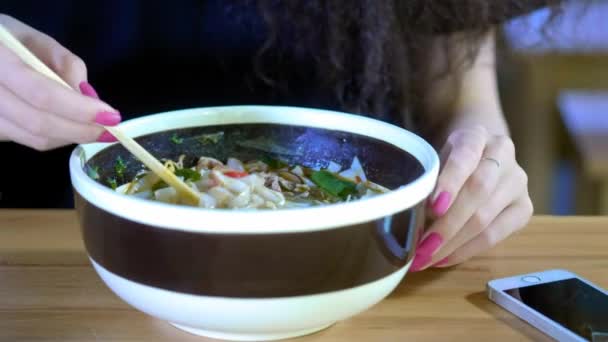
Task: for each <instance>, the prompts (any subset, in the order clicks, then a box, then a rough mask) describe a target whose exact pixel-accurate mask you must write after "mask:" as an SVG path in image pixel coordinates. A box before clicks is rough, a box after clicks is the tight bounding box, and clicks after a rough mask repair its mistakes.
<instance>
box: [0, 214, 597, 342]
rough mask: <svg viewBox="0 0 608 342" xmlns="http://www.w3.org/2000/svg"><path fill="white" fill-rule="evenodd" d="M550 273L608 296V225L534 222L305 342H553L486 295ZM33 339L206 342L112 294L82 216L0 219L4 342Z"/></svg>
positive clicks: (415, 276) (409, 281)
mask: <svg viewBox="0 0 608 342" xmlns="http://www.w3.org/2000/svg"><path fill="white" fill-rule="evenodd" d="M548 268H566V269H569V270H571V271H574V272H576V273H579V274H580V275H582V276H583V277H586V278H588V279H590V280H591V281H593V282H595V283H597V284H598V285H600V286H602V287H605V288H608V218H603V217H597V218H583V217H581V218H552V217H537V218H534V219H533V221H532V223H531V224H530V225H529V227H528V228H527V229H525V230H524V231H522V232H520V233H518V234H517V235H515V236H513V237H512V238H511V239H509V240H508V241H506V242H505V243H503V244H501V245H500V246H498V247H497V248H495V249H493V250H492V251H490V252H488V253H486V254H484V255H481V256H478V257H476V258H474V259H472V260H470V261H469V262H467V263H465V264H463V265H460V266H458V267H454V268H452V269H448V270H429V271H425V272H421V273H412V274H408V275H407V276H406V278H405V280H404V282H403V283H402V284H401V285H400V286H399V287H398V288H397V289H396V290H395V292H394V293H393V294H391V295H390V296H389V297H388V298H387V299H386V300H384V301H383V302H381V303H380V304H378V305H377V306H375V307H373V308H372V309H370V310H368V311H367V312H364V313H362V314H360V315H358V316H356V317H353V318H351V319H348V320H346V321H344V322H340V323H338V324H336V325H335V326H333V327H331V328H330V329H327V330H325V331H323V332H320V333H318V334H315V335H311V336H307V337H304V338H300V339H297V340H299V341H344V342H346V341H414V340H415V341H421V340H442V341H445V340H475V341H499V340H504V341H515V340H518V341H519V340H534V341H539V340H540V341H542V340H548V337H546V336H545V335H543V334H542V333H540V332H539V331H537V330H536V329H534V328H532V327H531V326H529V325H527V324H526V323H524V322H523V321H521V320H519V319H518V318H516V317H514V316H512V315H511V314H509V313H508V312H506V311H504V310H503V309H501V308H500V307H498V306H496V305H495V304H493V303H492V302H490V301H489V300H488V299H486V298H487V297H486V294H485V293H484V288H485V283H486V282H487V281H488V280H490V279H492V278H497V277H504V276H509V275H514V274H518V273H524V272H532V271H539V270H543V269H548ZM34 340H36V341H92V340H100V341H206V339H204V338H200V337H194V336H191V335H188V334H186V333H184V332H182V331H179V330H177V329H175V328H173V327H171V326H170V325H168V324H166V323H164V322H161V321H159V320H156V319H154V318H151V317H148V316H147V315H145V314H143V313H140V312H138V311H136V310H134V309H132V308H131V307H129V306H128V305H126V304H125V303H123V302H122V301H121V300H119V299H118V298H117V297H116V296H115V295H114V294H113V293H112V292H110V290H108V289H107V288H106V287H105V285H104V284H103V283H102V282H101V280H100V279H99V278H98V277H97V275H96V273H95V272H94V271H93V269H92V268H91V266H90V265H89V262H88V259H87V258H86V255H85V252H84V249H83V245H82V243H81V240H80V233H79V229H78V225H77V222H76V218H75V213H74V212H73V211H44V210H42V211H41V210H37V211H34V210H21V211H19V210H0V341H34Z"/></svg>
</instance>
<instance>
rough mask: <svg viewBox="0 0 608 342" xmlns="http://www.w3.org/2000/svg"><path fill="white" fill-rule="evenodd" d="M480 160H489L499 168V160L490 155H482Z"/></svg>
mask: <svg viewBox="0 0 608 342" xmlns="http://www.w3.org/2000/svg"><path fill="white" fill-rule="evenodd" d="M481 160H487V161H490V162H492V163H494V164H496V167H497V168H499V169H500V162H499V161H498V159H494V158H492V157H483V158H482V159H481Z"/></svg>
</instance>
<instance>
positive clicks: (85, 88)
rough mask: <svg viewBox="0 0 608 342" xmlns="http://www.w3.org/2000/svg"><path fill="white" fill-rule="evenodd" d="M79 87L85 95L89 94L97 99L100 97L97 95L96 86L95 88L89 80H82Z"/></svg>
mask: <svg viewBox="0 0 608 342" xmlns="http://www.w3.org/2000/svg"><path fill="white" fill-rule="evenodd" d="M78 87H79V88H80V92H81V93H82V94H83V95H85V96H89V97H94V98H96V99H98V98H99V95H97V92H96V91H95V88H93V86H92V85H91V84H90V83H89V82H87V81H82V82H80V84H79V85H78Z"/></svg>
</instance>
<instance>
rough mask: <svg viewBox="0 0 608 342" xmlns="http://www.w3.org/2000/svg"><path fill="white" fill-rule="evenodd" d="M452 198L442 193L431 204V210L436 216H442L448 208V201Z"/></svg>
mask: <svg viewBox="0 0 608 342" xmlns="http://www.w3.org/2000/svg"><path fill="white" fill-rule="evenodd" d="M451 199H452V196H451V195H450V193H449V192H447V191H442V192H441V193H440V194H439V196H437V198H436V199H435V202H433V205H432V207H431V209H432V210H433V214H435V215H436V216H443V215H445V213H447V212H448V209H449V208H450V200H451Z"/></svg>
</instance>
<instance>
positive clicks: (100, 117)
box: [95, 112, 122, 126]
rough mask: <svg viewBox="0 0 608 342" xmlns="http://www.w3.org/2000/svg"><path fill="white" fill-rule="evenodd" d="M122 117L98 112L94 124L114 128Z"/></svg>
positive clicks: (116, 114)
mask: <svg viewBox="0 0 608 342" xmlns="http://www.w3.org/2000/svg"><path fill="white" fill-rule="evenodd" d="M121 120H122V117H121V116H120V113H117V112H99V113H97V115H96V116H95V122H97V123H98V124H100V125H103V126H115V125H118V124H119V123H120V121H121Z"/></svg>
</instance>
